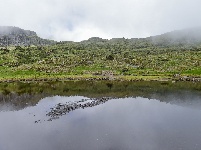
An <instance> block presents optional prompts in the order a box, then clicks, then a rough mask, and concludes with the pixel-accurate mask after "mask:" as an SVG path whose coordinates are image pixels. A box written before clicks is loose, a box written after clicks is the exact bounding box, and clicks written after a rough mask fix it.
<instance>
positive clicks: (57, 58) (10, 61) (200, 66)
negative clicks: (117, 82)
mask: <svg viewBox="0 0 201 150" xmlns="http://www.w3.org/2000/svg"><path fill="white" fill-rule="evenodd" d="M22 31H23V30H22ZM193 31H194V32H193ZM193 31H192V32H190V30H180V31H173V32H169V33H165V34H163V35H159V36H154V37H148V38H141V39H138V38H135V39H134V38H133V39H125V38H114V39H110V40H107V39H102V38H99V37H93V38H90V39H88V40H85V41H81V42H72V41H66V42H65V41H63V42H57V43H56V44H53V45H45V46H41V45H36V46H25V47H24V46H15V47H13V46H11V47H9V46H8V47H4V48H0V80H3V81H4V80H7V79H11V80H18V79H19V80H21V79H30V80H33V79H34V80H39V79H41V78H43V79H44V78H45V79H47V78H50V79H52V78H53V79H55V78H62V79H63V78H64V79H69V78H70V79H74V78H79V79H83V78H95V79H104V80H109V79H119V78H124V79H125V78H126V79H129V80H130V79H134V80H135V79H136V80H141V79H146V80H153V79H154V80H158V79H164V78H165V79H172V78H175V77H177V78H179V79H185V80H193V81H195V79H194V78H201V40H200V38H199V36H200V34H199V32H198V30H195V29H194V30H193ZM4 34H5V33H4ZM9 34H11V33H9ZM24 34H25V33H24ZM28 34H29V35H33V36H34V35H36V34H35V33H34V32H30V33H28V32H26V34H25V35H26V36H27V35H28ZM18 35H19V34H18ZM26 36H25V37H26ZM187 76H190V77H191V78H190V79H189V78H186V77H187ZM184 77H185V78H184ZM196 80H198V79H196ZM199 80H200V81H201V79H199Z"/></svg>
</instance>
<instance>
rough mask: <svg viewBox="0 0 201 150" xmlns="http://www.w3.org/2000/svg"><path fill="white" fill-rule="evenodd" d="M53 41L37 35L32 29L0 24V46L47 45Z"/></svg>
mask: <svg viewBox="0 0 201 150" xmlns="http://www.w3.org/2000/svg"><path fill="white" fill-rule="evenodd" d="M53 43H55V42H54V41H51V40H46V39H42V38H40V37H38V36H37V34H36V32H34V31H29V30H24V29H20V28H18V27H11V26H0V46H29V45H49V44H53Z"/></svg>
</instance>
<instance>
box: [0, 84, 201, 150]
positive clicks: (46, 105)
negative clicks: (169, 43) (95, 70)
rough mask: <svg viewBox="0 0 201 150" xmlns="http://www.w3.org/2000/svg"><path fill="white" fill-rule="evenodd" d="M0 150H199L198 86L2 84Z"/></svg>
mask: <svg viewBox="0 0 201 150" xmlns="http://www.w3.org/2000/svg"><path fill="white" fill-rule="evenodd" d="M0 91H1V94H0V133H1V134H0V150H55V149H57V150H79V149H81V150H96V149H97V150H133V149H136V150H161V149H162V150H170V149H171V150H180V149H182V150H200V149H201V117H200V116H201V85H200V83H185V82H178V83H171V82H112V81H108V82H107V81H105V82H95V81H76V82H73V81H71V82H70V81H69V82H44V83H20V82H19V83H1V84H0Z"/></svg>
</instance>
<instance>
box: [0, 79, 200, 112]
mask: <svg viewBox="0 0 201 150" xmlns="http://www.w3.org/2000/svg"><path fill="white" fill-rule="evenodd" d="M0 91H1V92H0V93H1V94H0V103H12V104H15V106H16V107H20V108H21V107H22V108H23V107H27V106H29V105H35V104H36V103H37V102H38V101H39V100H40V99H41V98H43V97H47V96H54V95H60V96H74V95H80V96H86V97H90V98H101V97H119V98H122V97H126V96H128V97H137V96H140V97H147V98H152V97H153V95H155V96H156V97H157V98H158V99H160V100H163V99H165V97H166V96H167V95H168V94H170V93H171V94H172V93H182V91H192V92H193V93H196V94H198V95H199V96H201V84H199V83H185V82H176V83H171V82H143V81H141V82H116V81H101V82H100V81H68V82H41V83H20V82H15V83H1V84H0Z"/></svg>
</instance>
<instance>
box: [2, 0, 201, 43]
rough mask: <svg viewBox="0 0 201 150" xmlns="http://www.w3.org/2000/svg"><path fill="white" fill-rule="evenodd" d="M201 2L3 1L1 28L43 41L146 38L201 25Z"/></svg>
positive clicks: (187, 0)
mask: <svg viewBox="0 0 201 150" xmlns="http://www.w3.org/2000/svg"><path fill="white" fill-rule="evenodd" d="M200 5H201V2H200V1H199V0H191V1H189V0H168V1H167V0H124V1H123V0H76V1H75V0H17V1H16V0H0V13H1V16H0V25H10V26H18V27H21V28H24V29H30V30H34V31H36V32H37V33H38V35H39V36H41V37H43V38H51V39H55V40H75V41H80V40H84V39H88V38H90V37H92V36H99V37H102V38H112V37H126V38H131V37H146V36H150V35H156V34H161V33H164V32H168V31H172V30H176V29H183V28H188V27H193V26H199V25H201V19H200V17H199V15H200V14H201V9H200V8H199V6H200Z"/></svg>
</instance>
